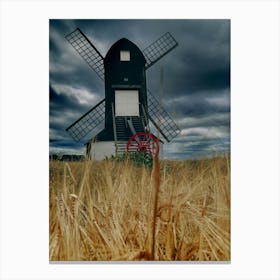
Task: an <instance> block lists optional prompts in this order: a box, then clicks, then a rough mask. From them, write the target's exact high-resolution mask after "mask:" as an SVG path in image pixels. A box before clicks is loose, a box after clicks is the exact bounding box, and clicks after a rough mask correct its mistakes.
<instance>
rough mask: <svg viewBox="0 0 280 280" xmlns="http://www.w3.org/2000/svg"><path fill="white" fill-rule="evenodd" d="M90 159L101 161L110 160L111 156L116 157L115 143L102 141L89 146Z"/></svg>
mask: <svg viewBox="0 0 280 280" xmlns="http://www.w3.org/2000/svg"><path fill="white" fill-rule="evenodd" d="M90 153H91V158H92V159H94V160H103V159H105V158H106V157H108V158H110V157H111V156H115V155H116V147H115V142H111V141H108V142H107V141H102V142H95V143H92V145H91V151H90Z"/></svg>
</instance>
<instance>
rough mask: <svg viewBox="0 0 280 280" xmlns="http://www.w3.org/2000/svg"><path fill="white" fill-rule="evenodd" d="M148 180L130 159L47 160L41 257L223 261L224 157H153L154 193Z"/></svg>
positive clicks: (226, 227)
mask: <svg viewBox="0 0 280 280" xmlns="http://www.w3.org/2000/svg"><path fill="white" fill-rule="evenodd" d="M153 177H154V174H153V173H151V172H150V171H149V170H148V169H147V168H145V167H137V166H135V164H133V163H131V162H130V161H124V162H118V161H111V160H107V161H101V162H94V161H84V162H59V161H50V220H49V234H50V235H49V259H50V260H51V261H60V260H61V261H62V260H63V261H70V260H74V261H81V260H85V261H91V260H98V261H99V260H175V261H180V260H184V261H209V260H219V261H229V260H230V158H229V156H225V157H217V158H213V159H205V160H197V161H161V162H160V188H159V192H157V193H156V192H155V191H154V187H153V184H154V179H153ZM156 195H157V207H156V208H157V210H156V212H155V213H156V215H155V216H153V214H154V212H153V209H154V206H155V196H156ZM151 248H154V252H153V254H151V250H152V249H151Z"/></svg>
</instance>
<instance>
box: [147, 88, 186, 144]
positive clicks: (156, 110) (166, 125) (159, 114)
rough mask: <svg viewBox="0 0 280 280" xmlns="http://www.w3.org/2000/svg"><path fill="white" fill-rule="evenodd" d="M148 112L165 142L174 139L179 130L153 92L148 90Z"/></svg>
mask: <svg viewBox="0 0 280 280" xmlns="http://www.w3.org/2000/svg"><path fill="white" fill-rule="evenodd" d="M148 92H149V94H148V114H149V119H150V120H151V122H152V123H153V125H154V126H155V127H156V128H157V129H158V130H159V132H160V134H161V135H162V136H163V137H164V138H165V140H166V141H167V142H170V141H171V140H172V139H174V138H175V137H176V136H177V135H178V134H179V133H180V131H181V129H180V128H179V127H178V126H177V124H176V123H175V122H174V121H173V119H172V118H171V116H170V115H169V114H168V113H167V111H165V110H164V108H163V107H162V106H161V105H160V103H159V102H158V101H157V99H156V98H155V97H154V96H153V94H152V93H151V92H150V91H148Z"/></svg>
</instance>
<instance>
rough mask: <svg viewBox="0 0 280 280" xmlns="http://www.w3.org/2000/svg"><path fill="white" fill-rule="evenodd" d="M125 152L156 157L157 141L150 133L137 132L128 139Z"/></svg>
mask: <svg viewBox="0 0 280 280" xmlns="http://www.w3.org/2000/svg"><path fill="white" fill-rule="evenodd" d="M126 151H127V152H140V153H146V154H148V155H150V156H155V157H158V154H159V143H158V139H157V138H156V137H155V136H154V135H153V134H151V133H148V132H137V133H136V134H134V135H132V136H131V137H130V138H129V139H128V142H127V145H126Z"/></svg>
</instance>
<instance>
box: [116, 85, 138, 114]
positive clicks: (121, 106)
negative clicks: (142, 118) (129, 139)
mask: <svg viewBox="0 0 280 280" xmlns="http://www.w3.org/2000/svg"><path fill="white" fill-rule="evenodd" d="M115 111H116V112H115V114H116V116H139V96H138V90H116V91H115Z"/></svg>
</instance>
